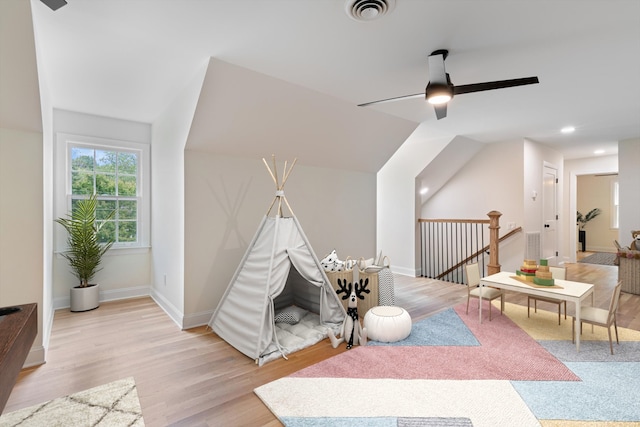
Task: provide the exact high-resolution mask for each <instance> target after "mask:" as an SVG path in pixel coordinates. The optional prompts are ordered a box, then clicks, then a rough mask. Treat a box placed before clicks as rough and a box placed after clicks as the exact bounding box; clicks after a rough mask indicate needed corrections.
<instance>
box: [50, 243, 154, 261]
mask: <svg viewBox="0 0 640 427" xmlns="http://www.w3.org/2000/svg"><path fill="white" fill-rule="evenodd" d="M150 250H151V246H131V247H112V248H111V249H109V250H108V251H107V253H106V254H104V256H106V257H109V256H121V255H135V254H144V253H147V252H149V251H150ZM63 252H64V251H55V252H54V253H55V255H56V257H58V258H62V253H63Z"/></svg>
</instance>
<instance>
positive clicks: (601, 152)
mask: <svg viewBox="0 0 640 427" xmlns="http://www.w3.org/2000/svg"><path fill="white" fill-rule="evenodd" d="M593 154H604V150H596V151H594V152H593Z"/></svg>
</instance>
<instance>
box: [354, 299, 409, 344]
mask: <svg viewBox="0 0 640 427" xmlns="http://www.w3.org/2000/svg"><path fill="white" fill-rule="evenodd" d="M364 327H365V328H367V338H368V339H371V340H374V341H380V342H396V341H400V340H403V339H405V338H406V337H408V336H409V334H410V333H411V316H409V313H407V311H406V310H405V309H404V308H401V307H396V306H393V305H385V306H377V307H372V308H371V309H370V310H369V311H367V314H365V315H364Z"/></svg>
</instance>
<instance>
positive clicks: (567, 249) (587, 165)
mask: <svg viewBox="0 0 640 427" xmlns="http://www.w3.org/2000/svg"><path fill="white" fill-rule="evenodd" d="M616 172H618V156H615V155H614V156H603V157H590V158H586V159H572V160H566V161H565V162H564V171H563V176H564V183H563V184H562V189H563V194H564V200H565V203H564V204H563V206H562V216H563V217H564V218H567V226H566V227H565V228H564V229H563V230H562V237H563V238H562V254H563V258H564V261H565V262H576V249H577V244H576V242H577V241H578V233H577V227H576V226H575V219H576V211H577V205H576V200H577V199H576V198H577V176H578V175H587V174H595V173H616ZM637 188H638V187H637V186H636V189H637ZM621 190H622V188H621ZM636 197H637V195H636ZM621 216H622V212H621Z"/></svg>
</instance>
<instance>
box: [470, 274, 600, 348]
mask: <svg viewBox="0 0 640 427" xmlns="http://www.w3.org/2000/svg"><path fill="white" fill-rule="evenodd" d="M515 275H516V273H511V272H508V271H501V272H499V273H495V274H492V275H490V276H487V277H483V278H482V279H480V285H481V286H492V287H494V288H499V289H506V290H508V291H514V292H520V293H522V294H527V295H537V296H541V297H547V298H555V299H560V300H565V301H570V302H573V303H574V304H575V306H576V331H575V332H576V349H577V350H578V351H580V332H581V325H580V306H581V304H582V301H584V300H585V299H586V298H587V297H588V296H589V295H591V305H592V306H593V285H591V284H589V283H581V282H572V281H569V280H559V279H555V284H556V285H558V286H561V287H562V289H560V288H551V287H549V288H547V287H533V286H530V285H527V284H526V283H522V282H521V281H519V280H516V279H513V278H512V277H511V276H515ZM479 312H480V314H479V319H480V323H482V294H481V295H480V310H479Z"/></svg>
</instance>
